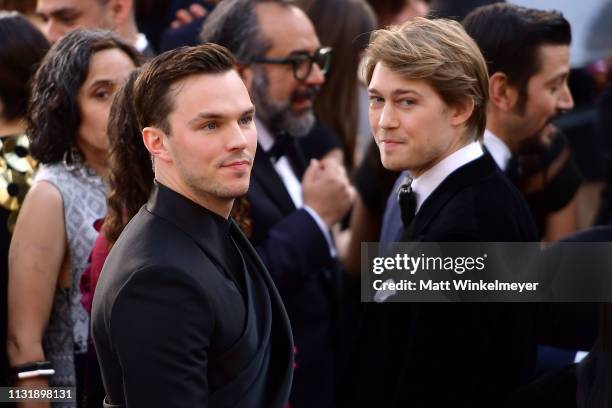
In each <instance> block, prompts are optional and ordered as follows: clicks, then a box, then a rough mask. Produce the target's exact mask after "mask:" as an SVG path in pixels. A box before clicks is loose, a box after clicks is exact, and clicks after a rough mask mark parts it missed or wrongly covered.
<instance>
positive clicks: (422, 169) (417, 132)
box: [349, 19, 537, 408]
mask: <svg viewBox="0 0 612 408" xmlns="http://www.w3.org/2000/svg"><path fill="white" fill-rule="evenodd" d="M366 57H367V61H366V64H365V76H366V80H367V83H368V92H369V97H370V108H369V115H370V125H371V127H372V132H373V134H374V138H375V140H376V143H377V145H378V147H379V149H380V155H381V160H382V163H383V165H384V166H385V167H386V168H388V169H390V170H395V171H406V178H405V182H404V184H403V185H402V186H401V188H400V189H399V192H398V193H397V194H399V197H398V198H399V202H400V206H401V212H402V222H403V224H404V229H403V232H402V233H401V234H400V236H398V237H395V240H401V241H426V242H449V241H463V242H474V241H475V242H479V241H485V242H489V241H493V242H495V241H534V240H536V239H537V235H536V231H535V227H534V224H533V221H532V219H531V216H530V213H529V209H528V208H527V205H526V204H525V202H524V201H523V199H522V197H521V195H520V193H519V192H518V191H517V190H516V189H515V188H514V186H513V185H512V184H511V182H510V181H509V180H507V179H506V178H505V177H504V175H503V174H502V173H501V172H500V170H499V169H498V168H497V167H496V165H495V162H494V161H493V159H492V158H491V156H490V155H489V154H488V153H485V152H483V149H482V147H481V143H480V140H481V139H482V135H483V132H484V128H485V123H486V115H485V112H486V105H487V99H488V75H487V67H486V63H485V61H484V59H483V57H482V55H481V53H480V51H479V49H478V47H477V45H476V44H475V43H474V42H473V41H472V40H471V39H470V37H469V36H468V35H467V34H466V33H465V31H464V30H463V28H462V27H461V25H460V24H459V23H456V22H453V21H450V20H426V19H416V20H415V21H413V22H411V23H407V24H405V25H403V26H401V27H392V28H389V29H386V30H380V31H377V32H375V33H374V35H373V38H372V42H371V44H370V46H369V48H368V50H367V55H366ZM534 319H535V317H534V316H533V314H532V313H530V310H529V308H527V307H522V306H521V307H514V305H499V304H497V305H484V304H475V303H473V304H415V303H404V304H400V303H396V304H388V303H382V304H369V305H367V307H366V311H365V315H364V319H363V324H362V326H361V328H360V331H359V335H358V341H357V342H358V344H357V347H356V353H357V354H356V355H355V356H354V358H353V359H352V361H353V362H354V367H353V369H352V370H350V372H351V376H352V375H354V377H352V379H351V380H350V384H351V387H350V390H351V397H349V399H350V404H351V406H364V407H365V406H381V407H382V406H384V407H396V406H397V407H407V406H410V407H451V406H452V407H472V408H473V407H479V406H483V407H484V406H487V407H492V406H499V405H497V403H499V401H502V400H504V399H505V398H506V397H507V396H508V395H509V394H510V393H511V392H512V391H513V390H514V389H515V388H516V387H519V386H520V385H522V384H525V383H526V382H527V381H528V380H529V379H530V377H531V375H532V373H533V367H534V361H535V350H536V330H535V327H536V324H535V320H534ZM364 356H368V357H366V358H364Z"/></svg>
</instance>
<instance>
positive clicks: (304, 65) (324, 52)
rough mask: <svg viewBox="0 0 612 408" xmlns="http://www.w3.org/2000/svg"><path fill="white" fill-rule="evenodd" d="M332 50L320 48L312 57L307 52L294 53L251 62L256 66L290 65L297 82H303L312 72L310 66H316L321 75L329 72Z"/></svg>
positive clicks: (256, 58)
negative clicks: (283, 56) (284, 56)
mask: <svg viewBox="0 0 612 408" xmlns="http://www.w3.org/2000/svg"><path fill="white" fill-rule="evenodd" d="M331 56H332V49H331V47H322V48H319V49H318V50H316V51H315V53H314V54H313V55H310V54H309V53H308V52H306V51H303V52H295V53H293V54H291V55H290V56H288V57H286V58H266V57H255V58H253V59H252V60H251V62H252V63H257V64H279V65H291V66H292V67H293V76H294V77H295V79H297V80H298V81H305V80H306V78H308V77H309V76H310V73H311V72H312V64H313V63H314V64H317V65H318V66H319V69H320V70H321V73H322V74H323V75H325V74H327V71H329V65H330V63H331Z"/></svg>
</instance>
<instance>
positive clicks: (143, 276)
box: [110, 267, 214, 408]
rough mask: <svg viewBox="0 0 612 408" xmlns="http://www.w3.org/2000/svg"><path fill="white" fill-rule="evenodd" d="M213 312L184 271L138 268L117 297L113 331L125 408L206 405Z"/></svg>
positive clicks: (200, 291)
mask: <svg viewBox="0 0 612 408" xmlns="http://www.w3.org/2000/svg"><path fill="white" fill-rule="evenodd" d="M213 327H214V316H213V312H212V309H211V307H210V305H209V303H208V302H207V300H206V296H205V295H204V293H203V291H202V289H201V287H199V284H198V283H197V282H196V281H195V280H194V279H193V278H192V277H190V276H189V275H187V274H186V273H185V272H184V271H181V270H177V269H173V268H169V267H166V268H163V267H155V268H148V269H143V270H140V271H138V272H136V273H135V274H134V275H133V276H132V277H131V278H130V279H129V280H128V281H127V282H126V284H125V285H124V286H123V287H122V288H121V289H120V291H119V293H118V294H117V297H116V299H115V302H114V305H113V308H112V312H111V318H110V336H111V339H110V340H111V343H112V347H113V348H115V350H116V354H117V355H118V358H119V360H120V361H119V364H120V365H121V367H123V378H124V383H123V387H124V395H125V406H126V407H153V406H158V407H190V408H191V407H196V406H197V407H206V406H208V383H207V364H208V348H209V345H210V341H211V334H212V331H213Z"/></svg>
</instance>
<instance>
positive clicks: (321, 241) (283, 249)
mask: <svg viewBox="0 0 612 408" xmlns="http://www.w3.org/2000/svg"><path fill="white" fill-rule="evenodd" d="M202 40H203V41H207V42H213V43H216V44H221V45H223V46H226V47H228V49H229V50H230V51H232V53H233V54H234V55H235V56H236V58H237V59H238V61H239V63H240V64H241V74H242V77H243V79H244V80H245V82H246V83H247V86H248V87H249V90H250V92H251V95H252V96H253V103H254V104H255V106H256V107H257V113H256V124H257V130H258V135H257V136H258V141H259V146H258V150H257V156H256V157H255V163H254V166H253V179H252V181H251V186H250V188H249V192H248V193H247V200H248V202H249V205H250V214H249V215H250V218H251V220H252V225H253V233H252V235H251V236H250V240H251V242H252V243H253V245H254V246H255V247H256V248H257V250H258V252H259V253H260V255H261V256H262V258H263V260H264V263H265V264H266V266H267V267H268V269H269V270H270V274H271V275H272V277H273V279H274V281H275V283H276V284H277V286H278V288H279V292H280V293H281V296H282V297H283V302H284V304H285V306H286V307H287V313H288V315H289V318H290V319H291V326H292V328H293V333H294V336H295V342H296V347H297V349H298V352H297V355H296V362H297V364H298V369H297V370H296V373H295V380H294V385H293V389H292V394H291V399H290V401H291V406H292V407H294V408H305V407H318V408H326V407H333V406H335V400H334V398H335V393H336V388H337V378H338V375H339V360H340V358H339V356H340V355H341V353H342V352H343V351H344V350H345V349H346V346H345V345H344V344H342V342H341V341H340V336H341V335H342V334H343V333H342V330H341V326H340V324H339V319H338V316H339V310H340V308H341V307H343V305H342V302H341V300H340V298H339V294H340V290H339V289H340V284H339V282H340V281H341V279H342V275H341V273H340V270H339V267H338V261H337V259H336V251H335V247H334V243H333V241H332V239H331V235H330V228H331V226H332V225H334V224H336V223H337V222H338V221H339V220H340V219H341V218H342V217H343V216H344V215H345V214H346V212H347V211H348V209H349V208H350V205H351V202H352V196H353V192H352V189H351V187H350V185H349V182H348V178H347V176H346V173H345V171H344V169H343V168H342V167H341V166H340V165H339V164H338V163H337V162H336V161H333V160H322V161H317V160H313V161H311V162H310V163H308V162H307V161H306V160H305V159H306V155H305V154H303V153H304V152H303V151H302V150H301V149H300V145H299V144H298V139H299V138H303V137H305V136H307V135H308V133H309V132H310V131H311V130H312V128H313V126H315V117H314V113H313V108H312V104H313V99H314V97H315V95H316V93H317V90H318V88H319V87H320V86H321V85H322V84H323V83H324V81H325V77H324V74H325V72H326V69H327V68H328V66H329V60H330V57H331V55H330V50H329V49H328V48H325V47H321V44H320V43H319V39H318V38H317V35H316V33H315V30H314V28H313V26H312V23H311V22H310V20H309V19H308V17H307V16H306V15H305V14H304V13H303V12H302V11H301V10H300V9H299V8H297V7H295V5H294V4H293V2H292V1H289V0H224V1H222V2H221V3H219V5H218V6H217V7H216V8H215V10H214V11H213V12H212V13H211V14H210V15H209V16H208V18H207V20H206V23H205V24H204V26H203V29H202ZM323 142H325V141H323Z"/></svg>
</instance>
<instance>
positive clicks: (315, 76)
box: [304, 62, 325, 85]
mask: <svg viewBox="0 0 612 408" xmlns="http://www.w3.org/2000/svg"><path fill="white" fill-rule="evenodd" d="M304 83H305V84H308V85H323V83H325V74H323V71H322V70H321V67H319V64H317V63H316V62H313V63H312V68H311V69H310V74H309V75H308V77H307V78H306V80H305V81H304Z"/></svg>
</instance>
